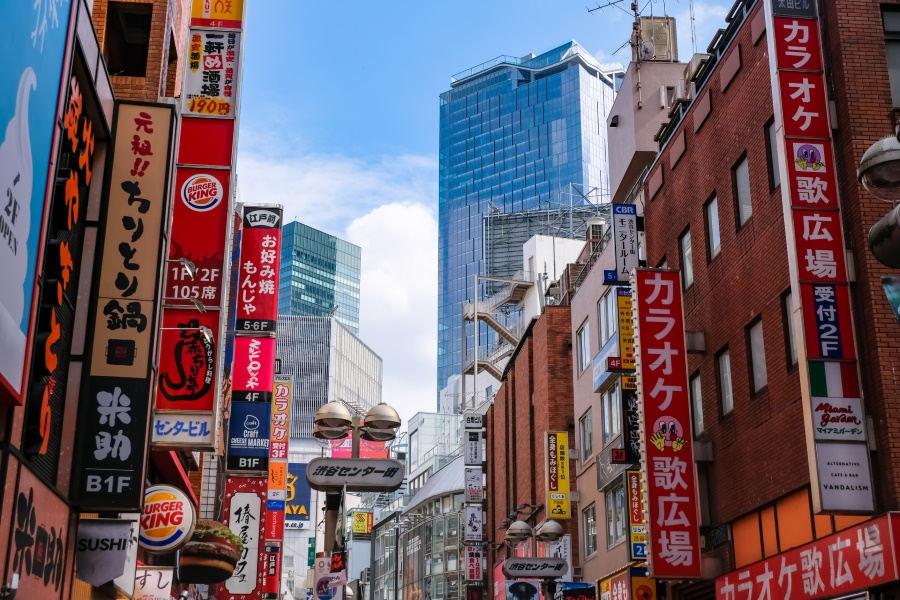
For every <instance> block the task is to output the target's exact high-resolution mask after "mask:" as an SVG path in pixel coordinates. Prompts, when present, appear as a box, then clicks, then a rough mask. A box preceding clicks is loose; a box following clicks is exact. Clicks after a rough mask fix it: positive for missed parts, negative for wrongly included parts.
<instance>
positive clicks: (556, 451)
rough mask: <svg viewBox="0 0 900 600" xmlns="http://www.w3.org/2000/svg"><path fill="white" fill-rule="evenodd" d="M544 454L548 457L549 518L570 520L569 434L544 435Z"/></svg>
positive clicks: (546, 465) (552, 433)
mask: <svg viewBox="0 0 900 600" xmlns="http://www.w3.org/2000/svg"><path fill="white" fill-rule="evenodd" d="M544 452H545V455H546V457H547V460H546V463H545V467H546V482H547V516H548V517H550V518H551V519H568V518H570V517H571V516H572V506H571V499H570V483H571V482H570V481H569V434H568V433H566V432H563V431H548V432H547V433H546V434H545V435H544Z"/></svg>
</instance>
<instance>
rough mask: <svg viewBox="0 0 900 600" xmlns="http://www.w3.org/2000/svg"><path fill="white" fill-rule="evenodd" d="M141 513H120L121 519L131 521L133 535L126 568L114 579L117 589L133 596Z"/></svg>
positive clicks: (126, 556) (126, 557)
mask: <svg viewBox="0 0 900 600" xmlns="http://www.w3.org/2000/svg"><path fill="white" fill-rule="evenodd" d="M140 518H141V515H140V513H120V514H119V520H120V521H128V522H130V523H131V536H130V538H131V539H130V542H129V544H128V552H127V553H126V554H125V569H124V570H123V571H122V574H121V575H120V576H119V577H116V578H115V579H114V580H113V585H115V587H116V589H117V590H119V591H121V592H123V593H125V594H127V595H129V596H131V595H132V594H133V593H134V573H135V569H136V568H137V554H138V534H139V532H140V529H141V526H140V522H139V519H140Z"/></svg>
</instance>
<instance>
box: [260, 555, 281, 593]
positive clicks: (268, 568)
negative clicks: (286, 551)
mask: <svg viewBox="0 0 900 600" xmlns="http://www.w3.org/2000/svg"><path fill="white" fill-rule="evenodd" d="M262 575H263V580H262V600H278V598H279V595H280V594H279V590H280V589H281V544H273V543H270V542H268V541H267V542H266V546H265V554H263V569H262Z"/></svg>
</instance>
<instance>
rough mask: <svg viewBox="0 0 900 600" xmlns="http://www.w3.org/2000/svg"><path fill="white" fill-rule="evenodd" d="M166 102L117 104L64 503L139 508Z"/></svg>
mask: <svg viewBox="0 0 900 600" xmlns="http://www.w3.org/2000/svg"><path fill="white" fill-rule="evenodd" d="M173 121H174V114H173V110H172V107H171V106H167V105H149V104H131V103H124V102H122V103H118V105H117V107H116V121H115V132H116V136H115V139H116V140H118V142H119V143H117V144H116V145H115V148H114V150H113V159H112V168H111V170H110V174H109V185H108V190H109V197H108V199H107V203H106V210H105V211H104V214H105V227H104V239H103V242H102V246H101V248H102V250H101V252H102V254H101V262H100V269H99V271H98V273H97V275H96V276H95V281H96V283H95V286H96V287H95V290H96V294H95V296H94V297H95V298H96V302H97V304H96V307H95V310H94V324H93V331H94V335H93V342H92V343H93V346H92V350H91V366H90V376H89V377H88V378H87V382H86V385H85V388H84V393H83V394H82V396H81V402H79V405H78V412H79V415H78V426H77V427H78V430H79V431H87V432H90V434H88V435H81V436H76V448H75V454H74V462H75V465H76V467H75V468H74V473H75V477H74V478H73V486H72V496H73V501H74V502H75V503H76V504H77V505H78V506H79V507H81V508H83V509H89V508H91V507H102V508H103V510H107V511H108V510H112V509H118V510H122V511H128V510H131V511H140V509H141V506H142V501H143V483H144V469H145V466H146V465H145V463H146V460H145V450H146V447H147V425H148V423H147V418H148V415H149V410H150V398H151V396H152V390H151V387H150V386H151V384H152V381H153V379H152V377H151V375H150V373H151V362H150V360H151V357H152V356H153V349H154V333H155V331H156V330H157V311H156V305H157V290H158V289H159V271H160V269H159V267H160V263H161V257H162V251H163V249H162V246H161V244H162V239H163V226H164V221H163V219H164V218H165V215H166V214H168V201H167V184H168V180H169V149H170V148H171V146H172V138H171V135H172V130H173Z"/></svg>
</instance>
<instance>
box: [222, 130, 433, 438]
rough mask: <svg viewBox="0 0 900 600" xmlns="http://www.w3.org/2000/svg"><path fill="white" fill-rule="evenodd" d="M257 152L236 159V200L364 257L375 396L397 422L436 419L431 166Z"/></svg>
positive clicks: (363, 325) (363, 322) (366, 332)
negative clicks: (423, 415) (431, 415)
mask: <svg viewBox="0 0 900 600" xmlns="http://www.w3.org/2000/svg"><path fill="white" fill-rule="evenodd" d="M258 148H259V146H257V145H254V146H253V149H252V150H248V151H243V152H241V153H240V154H239V157H238V175H239V180H240V192H241V199H242V200H243V201H245V202H272V203H279V204H283V205H284V207H285V215H284V216H285V220H286V221H292V220H294V219H296V220H299V221H301V222H302V223H304V224H306V225H309V226H311V227H315V228H317V229H321V230H322V231H325V232H326V233H330V234H332V235H336V236H338V237H340V238H342V239H345V240H347V241H349V242H352V243H354V244H357V245H359V246H360V247H361V248H362V281H361V290H360V304H361V306H360V338H361V339H362V341H363V342H364V343H365V344H366V345H368V346H369V347H370V348H372V350H373V351H374V352H375V353H377V354H378V355H379V356H381V358H382V359H383V361H384V386H383V393H382V397H383V399H384V401H385V402H387V403H388V404H391V405H392V406H394V407H395V408H396V409H397V410H398V412H399V413H400V416H401V417H402V419H403V421H404V423H406V422H408V420H409V418H410V417H411V416H412V415H414V414H415V413H416V412H419V411H423V410H424V411H435V410H437V405H436V383H435V382H436V377H437V376H436V369H437V366H436V365H437V220H436V215H435V214H434V208H433V207H434V206H436V200H437V180H438V174H437V161H436V160H434V159H431V158H427V157H422V156H415V155H401V156H385V157H381V158H380V159H377V160H375V161H361V160H357V159H353V158H349V157H346V156H341V155H321V154H304V153H302V150H301V151H299V152H297V151H295V152H294V155H293V156H291V155H290V154H288V153H287V152H286V151H285V150H286V148H284V147H283V146H281V145H280V144H279V147H277V148H275V147H270V148H269V149H268V151H262V152H261V151H259V150H258ZM285 155H287V156H288V158H284V156H285Z"/></svg>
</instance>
